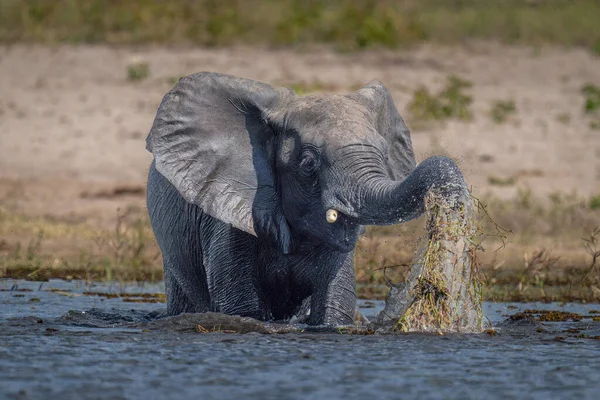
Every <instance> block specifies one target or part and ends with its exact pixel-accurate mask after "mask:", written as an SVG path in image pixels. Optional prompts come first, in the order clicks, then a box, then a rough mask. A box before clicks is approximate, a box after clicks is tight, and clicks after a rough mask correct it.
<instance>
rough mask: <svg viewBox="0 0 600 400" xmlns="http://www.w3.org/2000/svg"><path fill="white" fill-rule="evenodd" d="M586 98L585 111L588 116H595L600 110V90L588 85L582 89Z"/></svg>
mask: <svg viewBox="0 0 600 400" xmlns="http://www.w3.org/2000/svg"><path fill="white" fill-rule="evenodd" d="M581 93H582V94H583V96H584V97H585V104H584V110H585V112H586V113H587V114H595V113H597V112H598V111H599V110H600V88H598V87H597V86H595V85H592V84H587V85H585V86H584V87H583V88H582V89H581Z"/></svg>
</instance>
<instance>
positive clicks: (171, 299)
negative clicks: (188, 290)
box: [165, 268, 206, 315]
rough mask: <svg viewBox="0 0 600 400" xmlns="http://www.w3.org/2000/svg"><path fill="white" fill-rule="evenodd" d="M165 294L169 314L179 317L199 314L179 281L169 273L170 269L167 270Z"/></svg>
mask: <svg viewBox="0 0 600 400" xmlns="http://www.w3.org/2000/svg"><path fill="white" fill-rule="evenodd" d="M165 292H166V295H167V299H168V301H167V314H169V315H178V314H183V313H193V312H198V308H197V307H196V306H195V304H194V302H193V301H192V300H190V298H189V297H188V296H187V295H186V294H185V292H184V290H183V289H182V288H181V286H180V285H179V283H178V282H177V280H176V279H175V278H174V277H173V276H172V274H171V273H169V269H168V268H165ZM201 311H206V310H201Z"/></svg>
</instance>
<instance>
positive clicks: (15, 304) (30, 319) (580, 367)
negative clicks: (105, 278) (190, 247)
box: [0, 280, 600, 399]
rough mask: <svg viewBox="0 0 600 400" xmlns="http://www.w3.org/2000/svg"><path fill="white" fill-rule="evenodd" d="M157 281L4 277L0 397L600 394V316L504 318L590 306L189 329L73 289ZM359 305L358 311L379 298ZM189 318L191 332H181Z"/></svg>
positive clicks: (149, 307) (142, 307)
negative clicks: (453, 328) (478, 316)
mask: <svg viewBox="0 0 600 400" xmlns="http://www.w3.org/2000/svg"><path fill="white" fill-rule="evenodd" d="M11 289H12V290H11ZM162 289H163V288H162V287H161V286H159V285H156V286H153V285H143V286H128V287H125V288H122V287H119V286H118V285H112V286H111V285H100V284H97V285H94V286H93V287H86V286H85V285H84V284H83V283H81V282H74V283H69V282H64V281H50V282H47V283H44V284H42V285H40V283H39V282H26V281H13V280H0V398H9V399H10V398H15V399H17V398H19V399H37V398H40V399H41V398H44V399H50V398H56V399H58V398H61V399H70V398H72V399H88V398H89V399H105V398H106V399H108V398H110V399H118V398H128V399H138V398H139V399H149V398H192V397H198V398H202V399H228V398H236V399H284V398H285V399H300V398H310V399H322V398H325V399H338V398H339V399H359V398H360V399H364V398H373V399H387V398H390V399H391V398H439V399H450V398H459V399H470V398H475V399H479V398H526V399H552V398H577V399H596V398H598V394H599V393H600V341H599V340H595V339H591V338H588V337H585V338H578V337H577V336H578V335H582V334H583V335H590V336H596V335H600V322H593V321H592V319H591V318H585V319H583V320H581V321H578V322H572V321H571V322H539V321H533V320H519V321H511V320H509V319H507V317H508V316H509V315H512V314H515V313H516V312H518V311H520V310H522V309H526V308H529V309H532V308H535V309H551V310H561V311H570V312H576V313H580V314H582V315H590V314H589V311H590V310H592V311H594V310H600V305H580V304H566V305H559V304H539V303H532V304H507V303H485V304H484V309H485V312H486V314H487V315H488V317H489V319H490V321H491V322H492V324H493V325H494V326H495V327H496V330H497V335H494V336H491V335H488V334H478V335H446V336H438V335H426V334H409V335H405V334H402V335H389V336H382V335H370V336H361V335H348V334H343V335H342V334H338V333H308V332H304V333H289V334H275V335H265V334H258V333H249V334H244V335H242V334H232V333H205V334H201V333H197V332H194V327H195V325H193V323H192V322H191V320H187V319H186V318H185V317H183V318H180V319H179V320H178V321H179V325H177V324H175V325H174V324H165V323H164V321H169V320H165V319H159V320H156V319H155V317H156V315H157V314H159V313H160V311H161V309H163V308H164V304H153V303H134V302H125V301H123V299H122V298H104V297H101V296H90V295H82V293H83V292H84V291H88V290H91V291H97V292H111V293H121V292H123V291H124V292H129V293H139V292H147V293H155V292H159V291H161V290H162ZM27 290H30V291H27ZM52 290H54V291H52ZM57 290H58V291H57ZM31 299H39V300H33V301H32V300H31ZM361 305H362V306H363V309H362V311H363V313H364V314H366V315H374V314H375V313H376V312H377V311H378V309H380V308H381V307H382V303H381V302H361ZM157 310H158V311H157ZM591 315H598V314H591ZM186 323H187V324H188V326H187V328H189V329H187V330H189V332H185V331H182V330H186V329H182V327H185V325H186ZM569 329H570V330H571V331H568V330H569ZM539 331H541V332H539Z"/></svg>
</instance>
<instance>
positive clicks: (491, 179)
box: [488, 176, 517, 186]
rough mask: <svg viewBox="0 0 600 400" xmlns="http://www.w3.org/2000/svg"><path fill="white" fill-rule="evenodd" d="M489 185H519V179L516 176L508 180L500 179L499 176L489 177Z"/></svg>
mask: <svg viewBox="0 0 600 400" xmlns="http://www.w3.org/2000/svg"><path fill="white" fill-rule="evenodd" d="M488 183H489V184H490V185H496V186H512V185H514V184H515V183H517V179H516V178H515V177H514V176H510V177H508V178H499V177H497V176H490V177H488Z"/></svg>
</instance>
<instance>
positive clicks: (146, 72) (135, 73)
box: [127, 61, 150, 82]
mask: <svg viewBox="0 0 600 400" xmlns="http://www.w3.org/2000/svg"><path fill="white" fill-rule="evenodd" d="M149 76H150V66H149V65H148V63H147V62H143V61H139V62H134V63H131V64H129V65H128V66H127V79H128V80H130V81H134V82H135V81H142V80H144V79H146V78H147V77H149Z"/></svg>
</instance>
